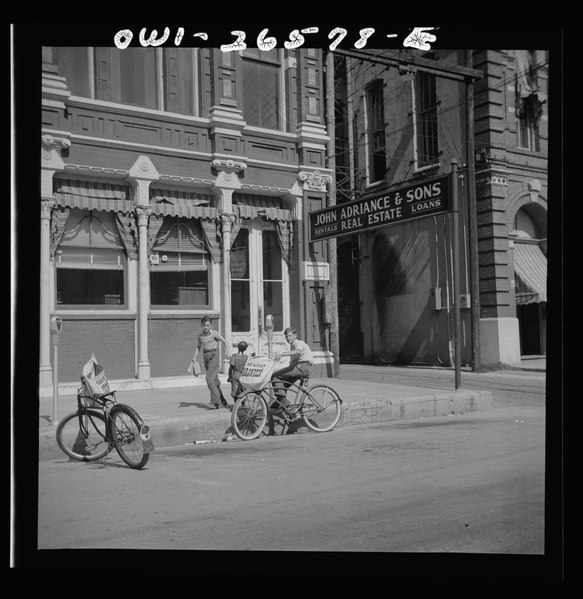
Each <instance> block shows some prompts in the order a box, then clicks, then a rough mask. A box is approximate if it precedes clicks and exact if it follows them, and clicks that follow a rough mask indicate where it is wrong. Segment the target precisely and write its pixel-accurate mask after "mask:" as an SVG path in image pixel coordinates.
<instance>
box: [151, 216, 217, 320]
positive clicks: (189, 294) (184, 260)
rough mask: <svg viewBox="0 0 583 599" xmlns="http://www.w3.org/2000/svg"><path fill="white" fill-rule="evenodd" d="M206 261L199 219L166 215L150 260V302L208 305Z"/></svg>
mask: <svg viewBox="0 0 583 599" xmlns="http://www.w3.org/2000/svg"><path fill="white" fill-rule="evenodd" d="M208 263H209V260H208V253H207V251H206V249H205V245H204V237H203V234H202V228H201V225H200V221H198V220H196V219H185V218H178V217H170V216H167V217H165V218H164V223H163V224H162V226H161V227H160V231H159V232H158V236H157V238H156V242H155V243H154V247H153V250H152V256H151V259H150V302H151V305H152V306H155V307H157V308H202V307H208V306H209V304H210V298H209V288H210V285H209V268H208Z"/></svg>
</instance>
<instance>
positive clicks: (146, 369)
mask: <svg viewBox="0 0 583 599" xmlns="http://www.w3.org/2000/svg"><path fill="white" fill-rule="evenodd" d="M149 378H150V362H140V363H139V364H138V379H140V380H144V379H146V380H147V379H149Z"/></svg>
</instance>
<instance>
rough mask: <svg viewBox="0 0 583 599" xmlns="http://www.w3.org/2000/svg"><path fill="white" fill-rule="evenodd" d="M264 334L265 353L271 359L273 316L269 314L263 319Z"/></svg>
mask: <svg viewBox="0 0 583 599" xmlns="http://www.w3.org/2000/svg"><path fill="white" fill-rule="evenodd" d="M265 334H266V335H267V351H268V353H269V357H270V358H271V343H272V340H273V316H272V315H271V314H267V316H266V317H265Z"/></svg>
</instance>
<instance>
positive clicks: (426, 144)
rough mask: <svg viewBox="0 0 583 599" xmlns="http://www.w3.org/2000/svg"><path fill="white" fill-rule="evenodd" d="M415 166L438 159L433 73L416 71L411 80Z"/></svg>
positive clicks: (418, 166)
mask: <svg viewBox="0 0 583 599" xmlns="http://www.w3.org/2000/svg"><path fill="white" fill-rule="evenodd" d="M413 92H414V95H413V98H414V102H413V110H414V115H415V117H414V118H415V142H416V149H415V154H416V155H415V158H414V160H415V165H416V168H420V167H424V166H429V165H431V164H435V163H436V162H437V161H438V160H439V144H438V135H437V92H436V81H435V75H432V74H431V73H424V72H418V73H417V74H416V76H415V80H414V82H413Z"/></svg>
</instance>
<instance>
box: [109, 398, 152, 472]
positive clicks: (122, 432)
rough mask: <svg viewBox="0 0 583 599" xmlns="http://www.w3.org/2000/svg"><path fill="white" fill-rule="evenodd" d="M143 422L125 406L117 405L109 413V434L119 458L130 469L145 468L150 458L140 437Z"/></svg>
mask: <svg viewBox="0 0 583 599" xmlns="http://www.w3.org/2000/svg"><path fill="white" fill-rule="evenodd" d="M143 424H144V423H143V421H142V419H141V418H140V416H139V415H138V413H137V412H136V411H135V410H134V409H133V408H131V407H130V406H127V405H125V404H117V405H116V406H114V407H113V408H112V409H111V411H110V412H109V434H110V437H111V440H112V442H113V444H114V446H115V449H116V451H117V453H118V454H119V457H120V458H121V459H122V460H123V461H124V462H125V463H126V464H127V465H128V466H129V467H130V468H136V469H140V468H143V467H144V466H145V465H146V463H147V462H148V459H149V458H150V454H149V452H145V451H144V443H143V441H142V438H141V437H140V430H141V429H142V426H143Z"/></svg>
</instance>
